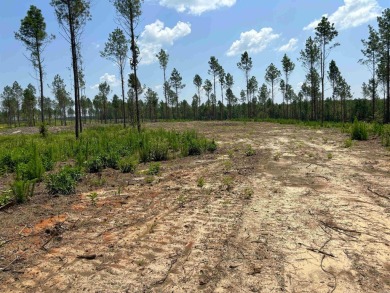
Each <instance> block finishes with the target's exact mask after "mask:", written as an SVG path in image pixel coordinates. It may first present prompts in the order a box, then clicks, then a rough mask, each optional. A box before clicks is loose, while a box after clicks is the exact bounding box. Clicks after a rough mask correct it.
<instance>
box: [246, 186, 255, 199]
mask: <svg viewBox="0 0 390 293" xmlns="http://www.w3.org/2000/svg"><path fill="white" fill-rule="evenodd" d="M253 194H254V192H253V189H252V188H249V187H246V188H245V189H244V199H251V198H252V196H253Z"/></svg>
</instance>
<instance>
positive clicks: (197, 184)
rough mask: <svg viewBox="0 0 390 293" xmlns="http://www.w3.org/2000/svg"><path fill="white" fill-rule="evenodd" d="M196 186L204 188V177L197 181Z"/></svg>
mask: <svg viewBox="0 0 390 293" xmlns="http://www.w3.org/2000/svg"><path fill="white" fill-rule="evenodd" d="M196 186H198V187H200V188H203V186H204V178H203V177H200V178H198V180H197V181H196Z"/></svg>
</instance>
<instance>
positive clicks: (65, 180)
mask: <svg viewBox="0 0 390 293" xmlns="http://www.w3.org/2000/svg"><path fill="white" fill-rule="evenodd" d="M81 178H82V173H81V171H80V169H78V168H72V167H68V166H66V167H64V168H62V170H61V171H59V172H58V173H55V174H50V175H49V176H48V178H47V182H46V188H47V190H48V191H49V193H50V194H52V195H56V194H63V195H68V194H72V193H75V192H76V185H77V182H78V181H80V180H81Z"/></svg>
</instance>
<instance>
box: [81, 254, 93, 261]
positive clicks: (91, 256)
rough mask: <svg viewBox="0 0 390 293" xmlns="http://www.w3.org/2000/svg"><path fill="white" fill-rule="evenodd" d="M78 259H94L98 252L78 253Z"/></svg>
mask: <svg viewBox="0 0 390 293" xmlns="http://www.w3.org/2000/svg"><path fill="white" fill-rule="evenodd" d="M77 258H78V259H87V260H92V259H95V258H96V254H86V255H78V256H77Z"/></svg>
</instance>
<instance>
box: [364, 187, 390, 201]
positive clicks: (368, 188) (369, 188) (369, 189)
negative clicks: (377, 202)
mask: <svg viewBox="0 0 390 293" xmlns="http://www.w3.org/2000/svg"><path fill="white" fill-rule="evenodd" d="M367 190H368V191H370V192H372V193H373V194H375V195H377V196H379V197H382V198H384V199H390V198H389V197H388V196H386V195H383V194H380V193H378V192H376V191H374V190H372V189H371V187H370V186H368V187H367Z"/></svg>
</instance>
